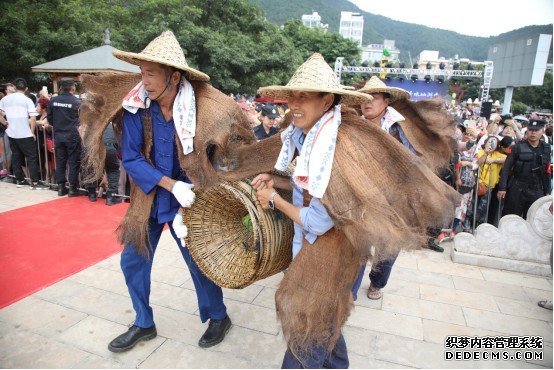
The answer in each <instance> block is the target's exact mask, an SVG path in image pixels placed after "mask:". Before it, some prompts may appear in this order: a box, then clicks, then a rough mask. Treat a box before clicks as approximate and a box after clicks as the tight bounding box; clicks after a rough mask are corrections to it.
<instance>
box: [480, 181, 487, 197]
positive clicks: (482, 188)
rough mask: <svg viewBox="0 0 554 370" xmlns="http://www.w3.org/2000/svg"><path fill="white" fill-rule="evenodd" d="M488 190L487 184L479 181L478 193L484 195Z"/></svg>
mask: <svg viewBox="0 0 554 370" xmlns="http://www.w3.org/2000/svg"><path fill="white" fill-rule="evenodd" d="M487 190H489V188H488V187H487V185H485V183H483V182H481V181H479V186H478V187H477V195H478V196H480V197H482V196H483V195H485V194H487Z"/></svg>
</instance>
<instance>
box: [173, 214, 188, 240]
mask: <svg viewBox="0 0 554 370" xmlns="http://www.w3.org/2000/svg"><path fill="white" fill-rule="evenodd" d="M172 226H173V231H175V235H177V237H178V238H179V239H183V238H185V237H186V236H187V234H188V229H187V226H186V225H185V224H183V215H182V214H181V212H177V214H176V215H175V218H174V219H173V225H172Z"/></svg>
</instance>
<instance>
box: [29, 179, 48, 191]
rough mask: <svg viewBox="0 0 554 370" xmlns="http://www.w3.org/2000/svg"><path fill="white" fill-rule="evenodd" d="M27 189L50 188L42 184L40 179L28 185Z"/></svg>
mask: <svg viewBox="0 0 554 370" xmlns="http://www.w3.org/2000/svg"><path fill="white" fill-rule="evenodd" d="M29 189H31V190H50V186H48V185H44V184H43V183H41V182H40V181H38V182H32V183H31V186H29Z"/></svg>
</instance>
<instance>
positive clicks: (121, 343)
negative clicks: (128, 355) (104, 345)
mask: <svg viewBox="0 0 554 370" xmlns="http://www.w3.org/2000/svg"><path fill="white" fill-rule="evenodd" d="M156 335H158V333H157V332H156V325H154V326H152V327H151V328H146V329H144V328H139V327H138V326H136V325H133V326H131V328H129V330H128V331H127V332H126V333H124V334H121V335H120V336H118V337H117V338H115V339H114V340H112V341H111V342H110V344H109V345H108V349H109V350H110V351H112V352H125V351H128V350H130V349H131V348H133V347H134V346H135V345H136V344H137V343H138V342H140V341H141V340H150V339H154V338H156Z"/></svg>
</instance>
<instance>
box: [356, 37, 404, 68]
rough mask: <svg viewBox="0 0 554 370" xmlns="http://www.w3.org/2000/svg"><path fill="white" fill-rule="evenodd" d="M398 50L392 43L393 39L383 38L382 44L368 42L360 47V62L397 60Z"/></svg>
mask: <svg viewBox="0 0 554 370" xmlns="http://www.w3.org/2000/svg"><path fill="white" fill-rule="evenodd" d="M399 56H400V50H398V49H397V48H396V46H395V45H394V40H384V41H383V43H382V44H369V45H367V46H364V47H362V62H369V63H373V62H381V60H383V59H388V60H389V61H391V62H393V63H394V62H396V61H398V59H399Z"/></svg>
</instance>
